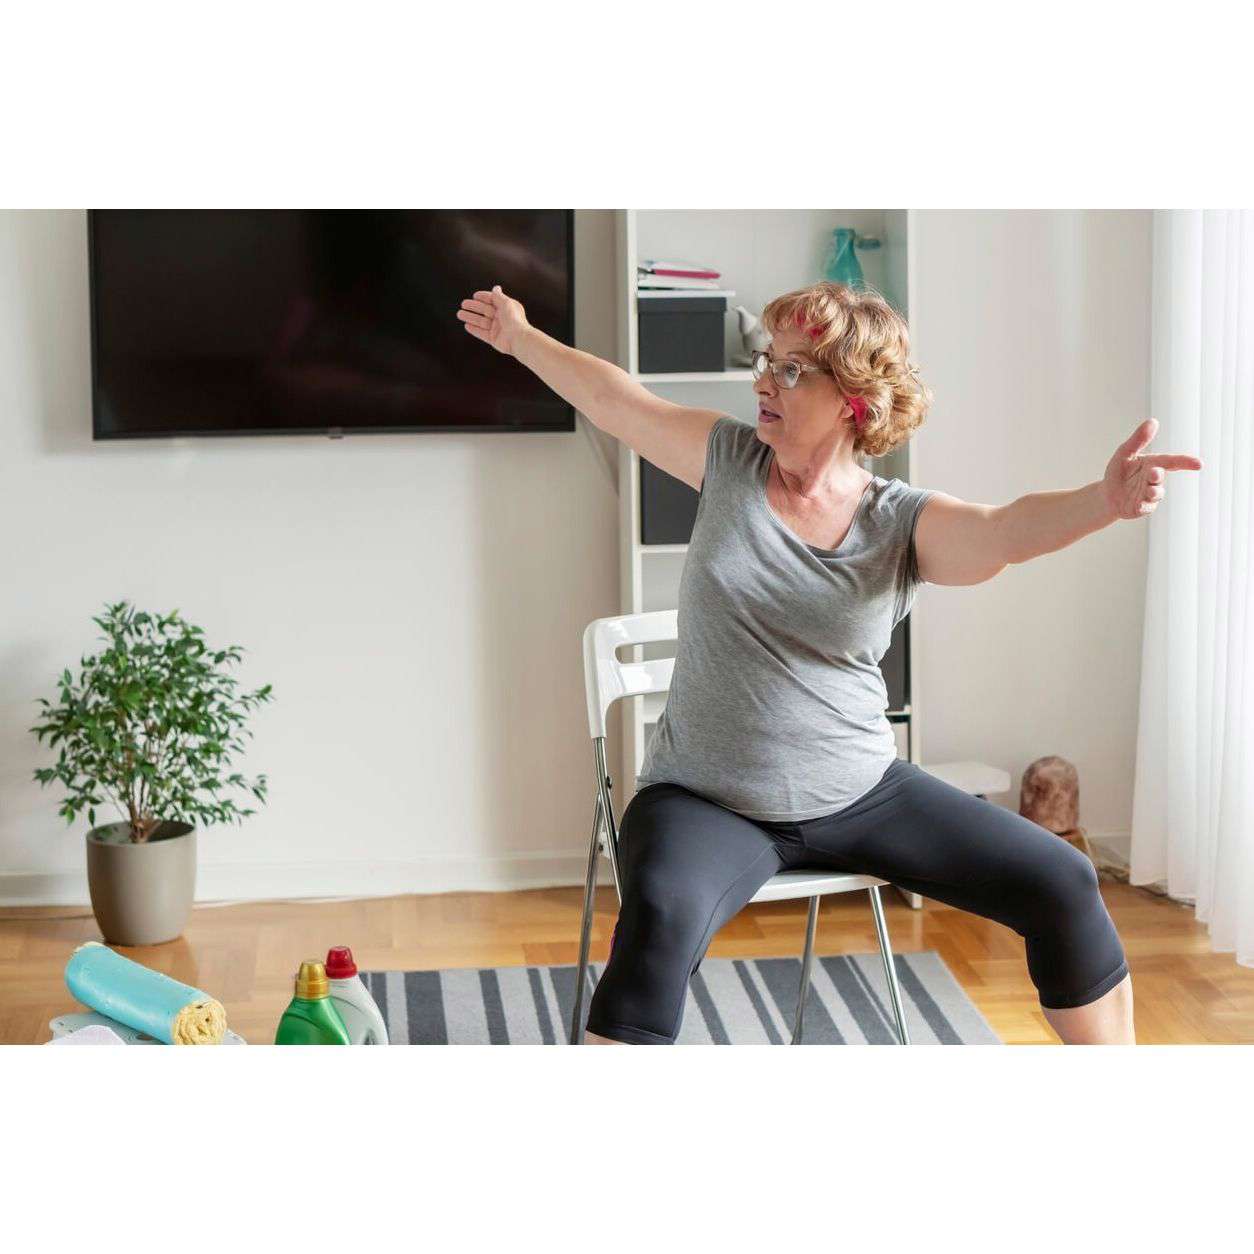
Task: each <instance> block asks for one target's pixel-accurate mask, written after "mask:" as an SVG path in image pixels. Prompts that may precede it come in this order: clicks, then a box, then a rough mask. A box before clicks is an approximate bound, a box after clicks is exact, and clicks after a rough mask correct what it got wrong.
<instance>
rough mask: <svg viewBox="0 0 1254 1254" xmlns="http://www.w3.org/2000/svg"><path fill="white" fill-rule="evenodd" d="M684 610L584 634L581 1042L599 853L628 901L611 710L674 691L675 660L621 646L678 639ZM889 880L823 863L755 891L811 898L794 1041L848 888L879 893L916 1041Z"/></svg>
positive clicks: (880, 923)
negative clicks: (586, 771)
mask: <svg viewBox="0 0 1254 1254" xmlns="http://www.w3.org/2000/svg"><path fill="white" fill-rule="evenodd" d="M677 620H678V612H677V611H675V610H658V611H655V612H653V613H648V614H622V615H619V616H617V617H614V618H598V619H594V620H593V621H592V622H591V623H589V624H588V626H587V628H586V629H585V631H584V633H583V666H584V686H585V690H586V694H587V699H588V727H589V730H590V731H591V733H592V749H593V754H594V756H595V761H596V773H597V792H596V807H595V810H594V812H593V817H592V840H591V843H590V844H589V846H588V873H587V878H586V880H585V882H584V894H583V928H582V931H581V933H580V937H579V970H578V973H577V978H576V981H575V1007H574V1012H573V1014H572V1015H571V1024H570V1042H571V1044H572V1045H577V1044H578V1043H579V1042H580V1041H581V1040H582V1039H583V1000H584V985H585V984H586V983H587V978H588V976H587V972H588V946H589V942H590V940H591V936H592V912H593V905H594V899H595V894H596V879H597V857H598V856H599V855H600V854H602V853H604V854H605V856H606V858H607V859H608V861H609V864H610V871H611V873H612V875H613V878H614V889H615V891H616V892H617V894H618V899H619V902H620V903H621V902H622V899H623V891H622V881H621V880H620V878H619V865H618V829H617V826H616V825H615V822H614V807H613V806H612V805H611V804H610V789H611V788H612V787H613V781H612V780H611V779H610V776H609V772H608V770H607V769H606V762H605V715H606V711H607V710H608V709H609V708H610V706H611V705H613V704H614V702H615V701H618V700H620V699H622V698H623V697H640V696H645V695H647V694H648V693H652V692H667V691H669V689H670V684H671V674H672V672H673V671H674V669H675V659H674V658H673V657H668V658H656V659H653V660H648V661H643V662H623V661H620V660H619V658H618V650H619V649H620V648H622V647H623V646H625V645H642V644H651V643H659V642H663V641H669V640H676V639H677V638H678V622H677ZM885 883H887V881H886V880H881V879H876V878H874V877H873V876H870V875H845V874H842V873H840V872H833V871H825V870H821V869H815V870H805V869H804V868H802V869H799V870H794V871H783V872H781V873H780V874H778V875H773V876H771V878H770V879H769V880H767V882H766V883H765V884H763V885H762V887H761V888H760V889H758V891H757V892H756V893H755V894H754V895H753V898H752V900H753V901H793V900H796V899H798V898H802V897H808V898H809V899H810V913H809V917H808V919H807V921H806V940H805V952H804V954H803V956H802V959H801V988H800V989H799V991H798V994H797V1013H796V1016H795V1018H794V1021H793V1032H792V1044H794V1045H796V1044H798V1043H799V1042H800V1040H801V1032H802V1025H803V1022H804V1018H805V1004H806V997H807V995H808V993H809V990H810V971H811V967H812V965H813V962H814V936H815V932H816V930H817V928H818V922H819V899H820V898H821V897H826V896H828V895H829V894H831V893H848V892H853V891H854V890H856V889H866V891H867V893H868V895H869V896H870V898H871V911H872V913H873V914H874V916H875V931H876V934H877V935H878V936H879V943H880V954H881V955H882V957H883V959H884V974H885V976H886V977H887V979H888V992H889V996H890V998H891V999H892V1003H893V1015H894V1016H895V1018H896V1020H897V1039H898V1041H899V1042H900V1043H901V1044H902V1045H909V1044H910V1035H909V1033H908V1032H907V1030H906V1017H905V1014H904V1013H903V1011H902V1005H901V989H900V987H899V986H898V983H897V968H896V966H895V965H894V964H893V951H892V947H891V945H890V944H889V940H888V925H887V924H886V923H885V921H884V907H883V904H882V903H881V901H880V885H881V884H885Z"/></svg>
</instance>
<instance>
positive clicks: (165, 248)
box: [88, 209, 575, 439]
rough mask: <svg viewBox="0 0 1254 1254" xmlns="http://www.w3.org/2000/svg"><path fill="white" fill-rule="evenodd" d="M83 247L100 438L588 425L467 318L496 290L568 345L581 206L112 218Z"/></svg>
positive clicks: (91, 221) (98, 216)
mask: <svg viewBox="0 0 1254 1254" xmlns="http://www.w3.org/2000/svg"><path fill="white" fill-rule="evenodd" d="M88 236H89V239H88V252H89V257H90V271H91V325H92V412H93V431H94V435H95V438H96V439H118V438H128V437H143V436H188V435H281V434H291V433H299V432H305V433H316V434H321V435H327V434H331V435H339V434H348V433H352V432H383V431H514V432H524V431H573V430H574V429H575V415H574V411H573V409H572V408H571V406H570V405H569V404H568V403H567V402H565V401H564V400H562V398H561V397H560V396H558V395H557V394H556V393H554V392H553V391H551V390H550V389H549V388H548V387H547V386H546V385H545V384H544V383H542V382H541V381H540V380H539V379H538V378H537V377H536V376H535V375H534V374H532V373H531V371H530V370H528V369H527V368H526V367H525V366H522V365H521V364H519V362H517V361H515V360H514V359H513V358H512V357H509V356H507V355H506V354H503V353H498V352H497V351H496V350H495V349H493V348H492V347H491V346H490V345H488V344H485V343H484V342H483V341H482V340H478V339H476V338H475V337H474V336H472V335H470V334H469V333H468V332H467V331H466V329H465V327H464V326H463V324H462V322H461V320H460V319H459V318H458V317H457V311H458V309H459V308H460V307H461V302H462V300H463V298H465V297H468V296H470V295H471V294H472V293H473V292H474V291H476V290H477V289H490V288H491V287H492V286H493V284H496V283H499V284H500V285H501V287H502V288H503V290H504V291H505V292H506V293H507V294H509V295H510V296H514V297H516V298H517V299H518V300H520V301H521V302H522V303H523V305H524V306H525V307H526V311H527V320H528V321H529V322H530V323H531V324H532V325H533V326H536V327H539V328H540V329H541V330H542V331H545V332H547V333H548V334H549V335H552V336H554V337H556V338H557V339H560V340H562V341H563V342H565V343H567V344H570V343H573V340H574V316H575V315H574V212H573V210H569V209H379V210H373V209H371V210H323V209H267V210H262V209H216V210H201V209H194V210H182V209H179V210H154V209H97V210H92V211H91V212H90V213H89V215H88Z"/></svg>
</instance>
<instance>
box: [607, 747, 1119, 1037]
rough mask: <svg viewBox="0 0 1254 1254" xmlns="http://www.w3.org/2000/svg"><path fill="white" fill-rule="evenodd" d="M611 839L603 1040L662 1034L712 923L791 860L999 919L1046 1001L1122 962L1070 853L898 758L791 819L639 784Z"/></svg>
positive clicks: (1086, 988) (678, 1009) (669, 1030)
mask: <svg viewBox="0 0 1254 1254" xmlns="http://www.w3.org/2000/svg"><path fill="white" fill-rule="evenodd" d="M619 852H620V872H621V878H622V887H623V902H622V908H621V910H620V911H619V917H618V925H617V927H616V928H615V930H614V940H613V942H612V946H611V952H610V958H609V962H608V963H607V965H606V968H605V972H604V974H603V975H602V977H601V980H600V983H599V984H598V985H597V988H596V992H595V994H594V995H593V998H592V1004H591V1008H590V1011H589V1015H588V1030H589V1031H590V1032H595V1033H596V1034H597V1035H598V1036H604V1037H608V1038H609V1039H610V1040H616V1041H625V1042H629V1043H631V1044H637V1045H669V1044H671V1043H673V1042H674V1040H675V1038H676V1036H677V1035H678V1034H679V1026H680V1019H681V1016H682V1015H683V1009H684V998H685V995H686V993H687V990H688V981H689V980H690V979H691V978H692V975H693V973H694V972H695V971H696V969H697V967H698V966H699V965H700V963H701V959H702V957H703V956H704V954H705V950H706V947H707V946H708V945H709V943H710V941H711V939H712V938H713V936H714V934H715V933H716V932H717V931H718V930H719V928H721V927H722V926H723V924H724V923H726V922H727V921H728V920H729V919H731V918H732V917H733V916H734V915H736V914H738V913H739V911H740V910H741V909H742V908H743V907H744V906H745V904H746V903H747V902H748V901H749V900H750V898H751V897H752V896H753V895H754V893H756V892H757V890H758V889H759V888H760V887H761V886H762V884H763V883H765V882H766V880H767V879H769V878H770V877H771V876H772V875H774V874H775V873H776V872H777V871H782V870H785V869H789V868H797V867H812V868H824V869H826V868H832V869H835V870H839V871H846V872H853V873H856V874H862V875H873V876H876V877H877V878H879V879H883V880H887V881H888V882H889V883H891V884H896V885H899V886H900V887H901V888H904V889H906V890H908V891H910V892H916V893H921V894H923V895H924V896H927V897H931V898H932V899H933V900H935V901H940V902H944V903H945V904H946V905H950V906H957V907H958V908H959V909H961V910H969V911H971V912H972V913H974V914H979V915H983V916H985V917H986V918H989V919H995V920H996V921H997V922H998V923H1003V924H1005V925H1006V926H1007V927H1009V928H1013V929H1014V930H1015V931H1016V932H1018V933H1019V935H1020V936H1022V937H1023V938H1024V940H1025V941H1026V943H1027V961H1028V973H1029V975H1030V976H1031V977H1032V983H1033V984H1035V985H1036V989H1037V992H1038V994H1039V996H1040V1001H1041V1005H1042V1006H1045V1007H1048V1008H1050V1009H1064V1008H1067V1007H1072V1006H1084V1005H1087V1004H1088V1003H1089V1002H1092V1001H1096V1000H1097V999H1098V998H1099V997H1101V996H1102V995H1103V994H1104V993H1108V992H1109V991H1110V990H1111V989H1112V988H1114V987H1115V985H1116V984H1118V983H1119V982H1120V981H1121V980H1122V979H1123V978H1124V976H1125V975H1127V974H1128V966H1127V962H1126V961H1125V959H1124V952H1123V946H1122V945H1121V944H1120V942H1119V937H1118V935H1117V934H1116V932H1115V926H1114V924H1113V923H1112V922H1111V918H1110V914H1109V912H1108V911H1107V910H1106V904H1105V902H1103V901H1102V897H1101V893H1100V892H1099V891H1098V887H1097V872H1096V871H1095V870H1094V869H1093V864H1092V863H1091V862H1090V861H1089V860H1088V858H1086V857H1085V856H1084V854H1082V853H1081V852H1080V851H1079V850H1078V849H1076V848H1074V847H1073V846H1072V845H1070V844H1068V843H1067V842H1066V841H1065V840H1062V839H1061V838H1059V837H1058V836H1055V835H1054V834H1053V833H1052V832H1050V831H1048V830H1046V829H1045V828H1044V827H1041V826H1040V825H1039V824H1037V823H1033V822H1032V821H1031V820H1029V819H1025V818H1024V817H1023V816H1022V815H1019V814H1015V813H1014V812H1013V811H1011V810H1007V809H1005V808H1003V807H1002V806H998V805H994V804H992V803H991V802H988V801H985V800H982V799H981V798H978V797H973V796H971V795H970V794H969V793H965V792H963V791H962V790H961V789H959V788H955V787H953V785H951V784H946V783H944V782H943V781H942V780H939V779H937V778H936V777H935V776H934V775H929V774H928V773H927V772H926V771H924V770H923V769H922V768H921V767H918V766H916V765H915V764H914V763H913V762H907V761H905V760H904V759H901V758H899V759H897V760H896V761H895V762H893V764H892V765H891V766H890V767H889V768H888V770H887V771H885V772H884V775H883V777H882V778H881V779H880V781H879V783H878V784H876V785H875V787H874V788H872V789H871V790H870V791H869V792H868V793H866V794H864V795H863V796H861V797H859V798H858V800H857V801H855V802H853V803H852V804H851V805H849V806H846V807H845V808H844V809H843V810H839V811H837V812H836V813H835V814H830V815H827V816H825V817H823V818H817V819H808V820H806V821H804V822H800V823H776V822H767V821H765V820H760V819H748V818H745V817H744V816H743V815H741V814H737V813H736V812H735V811H732V810H728V809H726V808H725V807H723V806H720V805H718V804H716V803H715V802H713V801H710V800H708V799H707V798H705V797H701V796H698V795H697V794H696V793H693V792H690V791H688V789H686V788H682V787H680V786H679V785H678V784H648V785H646V786H645V787H644V788H642V789H641V790H640V791H639V792H638V793H636V795H635V796H634V797H632V799H631V801H630V803H629V804H628V806H627V809H626V811H625V813H624V814H623V821H622V824H621V830H620V834H619Z"/></svg>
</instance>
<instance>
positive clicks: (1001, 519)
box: [915, 418, 1202, 584]
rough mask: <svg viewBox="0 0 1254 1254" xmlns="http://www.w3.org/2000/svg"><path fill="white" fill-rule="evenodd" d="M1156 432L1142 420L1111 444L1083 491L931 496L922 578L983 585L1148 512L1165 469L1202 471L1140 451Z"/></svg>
mask: <svg viewBox="0 0 1254 1254" xmlns="http://www.w3.org/2000/svg"><path fill="white" fill-rule="evenodd" d="M1157 430H1158V422H1157V420H1155V419H1153V418H1147V419H1146V420H1145V421H1144V422H1142V423H1141V424H1140V425H1138V427H1137V428H1136V430H1135V431H1133V432H1132V434H1131V435H1130V436H1129V437H1128V438H1127V439H1126V440H1124V442H1123V443H1122V444H1120V445H1119V447H1118V448H1117V449H1115V451H1114V454H1113V455H1112V456H1111V459H1110V461H1109V462H1108V463H1107V465H1106V472H1105V474H1104V475H1103V476H1102V478H1101V479H1097V480H1094V482H1092V483H1089V484H1086V485H1085V486H1084V487H1082V488H1072V489H1064V490H1061V491H1056V492H1030V493H1028V494H1027V495H1026V496H1021V497H1019V499H1018V500H1016V501H1012V502H1011V503H1010V504H1009V505H1002V506H999V507H994V506H990V505H973V504H969V503H968V502H966V501H959V500H957V499H956V498H955V497H951V496H946V495H945V494H944V493H937V494H936V496H935V497H933V498H932V499H931V500H930V501H929V502H928V503H927V504H926V505H925V506H924V507H923V510H922V512H921V513H920V515H919V521H918V524H917V526H916V528H915V555H916V559H917V562H918V567H919V574H920V576H921V577H922V578H923V579H924V580H925V581H926V582H928V583H939V584H973V583H982V582H983V581H984V580H986V579H991V578H992V577H993V576H994V575H995V574H997V573H998V572H999V571H1001V570H1004V569H1005V567H1006V566H1008V565H1011V564H1012V563H1018V562H1026V561H1028V560H1029V559H1030V558H1033V557H1040V556H1041V555H1042V554H1044V553H1053V552H1056V551H1057V550H1058V549H1062V548H1066V546H1067V545H1069V544H1074V543H1075V541H1077V540H1079V539H1080V538H1081V537H1083V536H1087V535H1090V534H1091V533H1092V532H1094V531H1100V530H1101V529H1102V528H1103V527H1107V526H1109V525H1110V524H1111V523H1113V522H1116V521H1118V520H1119V519H1121V518H1145V517H1147V516H1148V515H1150V514H1152V513H1153V512H1154V510H1155V509H1157V508H1158V503H1159V502H1160V501H1161V500H1162V499H1163V497H1164V495H1165V494H1166V478H1167V472H1168V471H1172V470H1201V468H1202V462H1201V459H1200V458H1197V457H1193V456H1191V455H1189V454H1183V453H1150V454H1147V453H1145V452H1144V449H1145V448H1146V446H1147V445H1148V444H1149V442H1150V441H1151V440H1152V439H1153V438H1154V433H1155V432H1156V431H1157Z"/></svg>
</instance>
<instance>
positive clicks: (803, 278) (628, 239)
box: [613, 209, 921, 907]
mask: <svg viewBox="0 0 1254 1254" xmlns="http://www.w3.org/2000/svg"><path fill="white" fill-rule="evenodd" d="M911 216H912V215H911V213H910V211H908V210H893V209H884V210H867V209H859V210H841V209H793V210H740V209H710V210H669V209H668V210H643V209H621V210H619V211H618V220H617V267H618V284H617V288H618V291H617V295H618V314H619V323H618V331H619V335H618V364H619V365H620V366H622V368H623V369H624V370H626V371H628V372H629V373H630V374H632V375H633V376H634V377H635V378H636V379H638V380H639V381H640V382H641V383H644V384H646V385H647V386H649V387H650V389H651V390H653V391H656V392H657V393H658V394H659V395H663V396H665V397H666V398H667V399H668V400H673V401H675V402H677V403H679V404H685V405H697V406H700V407H702V408H708V409H717V410H720V411H721V412H723V413H726V414H730V415H731V416H733V417H736V418H740V419H741V420H743V421H746V422H750V423H753V422H756V414H757V405H756V399H755V396H754V393H753V387H752V380H753V376H752V374H751V372H750V371H749V370H747V369H743V368H739V367H736V368H729V369H728V370H726V371H713V372H694V373H689V374H679V373H676V374H641V373H639V371H638V370H637V363H638V353H637V328H638V326H639V323H638V319H637V309H636V263H637V259H638V258H640V257H682V258H685V259H691V260H694V261H704V262H708V263H710V264H712V265H715V266H717V267H718V268H719V270H720V271H721V272H722V276H723V277H722V282H725V283H726V285H727V286H728V287H730V288H733V289H734V290H735V292H736V296H735V297H734V298H733V299H732V300H730V301H729V302H728V303H729V307H730V306H731V305H735V304H743V305H744V306H746V308H748V309H750V310H752V311H753V312H754V313H759V314H760V313H761V311H762V309H763V307H764V306H765V305H766V303H767V301H769V300H770V299H771V298H772V297H774V296H778V295H780V294H782V293H783V292H787V291H791V290H792V289H794V288H798V287H804V286H805V285H806V284H808V283H813V282H815V281H816V280H817V279H818V278H820V277H821V276H822V268H823V262H824V259H825V257H826V254H827V248H828V244H829V242H830V240H831V232H832V230H833V228H835V227H837V226H852V227H854V228H855V229H856V230H857V231H858V232H859V233H860V234H865V235H874V236H876V237H878V238H879V239H880V240H881V241H882V246H881V247H880V248H879V249H875V250H871V251H861V252H859V260H860V262H861V264H862V268H863V272H864V274H865V276H866V279H867V282H868V284H870V285H871V286H873V287H875V288H877V289H878V290H879V291H881V292H883V293H884V295H885V296H886V297H888V299H889V300H890V301H891V302H892V303H893V304H894V305H895V306H896V307H897V308H898V309H900V310H901V311H902V312H903V313H904V314H906V316H907V318H908V317H909V309H910V296H911V274H912V267H911V258H910V236H911ZM725 335H726V342H725V352H726V357H725V360H727V361H728V362H730V361H731V360H732V358H733V354H739V353H741V352H743V346H742V345H741V343H740V335H739V331H738V328H737V322H736V319H735V317H734V316H729V317H728V318H727V322H726V328H725ZM618 455H619V477H618V482H619V546H620V553H619V572H620V576H619V578H620V600H621V606H622V609H621V612H622V613H624V614H633V613H642V612H645V611H649V610H661V609H674V608H675V606H676V604H677V603H678V596H679V579H680V575H681V574H682V572H683V564H684V560H685V558H686V556H687V551H688V546H687V545H686V544H661V545H645V544H641V542H640V534H641V521H640V458H639V456H638V455H637V454H636V452H635V451H634V450H632V449H630V448H628V447H627V446H626V445H625V444H622V443H620V444H619V454H618ZM865 465H866V466H867V467H868V468H869V469H871V470H873V471H874V472H875V473H876V474H877V475H881V476H883V477H885V478H890V477H893V476H896V477H897V478H900V479H904V480H905V481H906V482H907V483H909V482H911V481H912V473H913V457H912V448H911V445H910V444H907V445H906V446H905V448H903V449H898V450H895V451H894V453H893V454H891V455H890V456H888V457H885V458H879V459H869V460H867V461H866V462H865ZM916 613H917V610H916V611H915V612H914V613H912V614H911V620H912V621H913V620H914V618H915V614H916ZM916 639H917V625H916V629H915V630H912V631H911V632H910V633H909V648H910V651H911V653H913V652H914V641H915V640H916ZM632 652H633V653H634V654H635V657H634V659H633V660H641V659H643V658H644V657H655V656H656V657H666V656H674V645H673V644H672V645H669V646H661V647H654V648H650V649H649V650H648V651H647V652H646V651H645V650H644V649H642V648H640V647H637V648H635V649H634V650H632ZM913 661H914V659H913V657H911V659H910V664H908V666H907V676H908V677H909V676H916V675H917V674H918V668H917V666H915V665H913ZM908 698H909V699H908V700H907V702H906V703H905V707H904V708H903V709H901V710H895V711H890V712H889V719H890V721H891V722H892V723H893V726H894V730H895V731H896V732H897V739H898V752H899V754H900V755H901V756H902V757H904V758H909V759H910V760H911V761H913V762H916V763H918V762H919V761H920V758H919V753H920V718H919V699H918V693H917V691H909V692H908ZM664 704H665V700H664V697H662V696H653V697H635V698H631V699H629V700H626V701H622V702H620V706H621V711H622V713H621V717H622V731H623V741H622V744H623V758H622V763H621V770H620V775H619V781H616V782H618V783H619V786H618V787H617V788H615V790H614V794H613V795H614V797H615V803H616V806H617V808H618V810H619V813H620V814H621V811H622V808H623V807H625V805H626V804H627V801H628V800H630V798H631V796H632V794H633V793H634V792H635V782H636V776H637V774H639V771H640V767H641V764H642V762H643V759H644V752H645V746H646V744H647V739H648V736H649V734H650V733H651V730H652V728H653V727H654V726H655V725H656V723H657V719H658V716H659V715H660V714H661V712H662V708H663V706H664ZM907 896H908V898H909V899H910V901H911V904H912V905H914V906H916V907H917V906H919V905H921V899H919V898H917V897H915V896H914V895H913V894H907Z"/></svg>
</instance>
